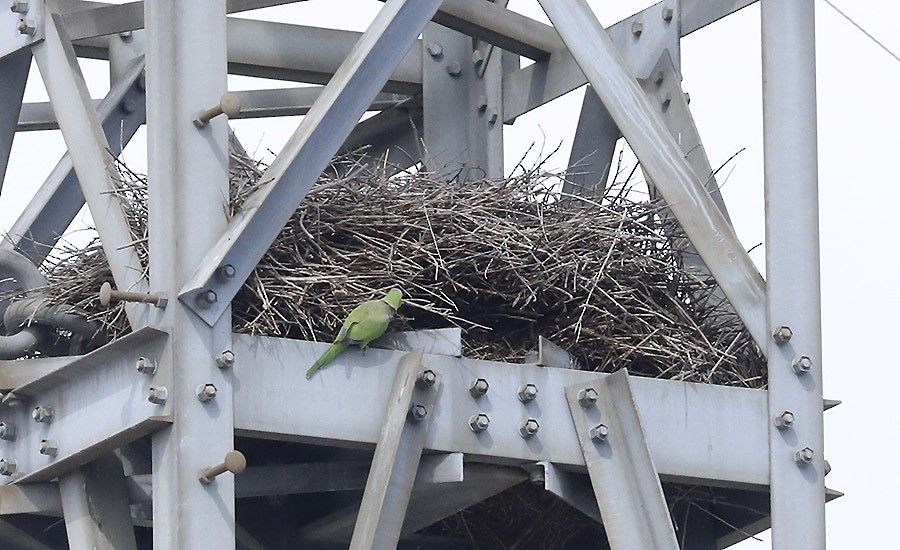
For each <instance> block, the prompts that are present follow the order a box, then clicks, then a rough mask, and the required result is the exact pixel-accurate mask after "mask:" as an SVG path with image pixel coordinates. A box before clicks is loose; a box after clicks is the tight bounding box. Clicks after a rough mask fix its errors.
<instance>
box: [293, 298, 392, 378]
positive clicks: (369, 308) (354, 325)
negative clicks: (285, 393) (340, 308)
mask: <svg viewBox="0 0 900 550" xmlns="http://www.w3.org/2000/svg"><path fill="white" fill-rule="evenodd" d="M402 299H403V293H402V292H400V290H399V289H396V288H392V289H391V290H390V291H388V293H387V295H386V296H385V297H384V298H382V299H380V300H369V301H368V302H363V303H361V304H359V305H358V306H356V307H355V308H353V311H351V312H350V315H347V320H346V321H344V326H343V327H341V331H340V332H338V335H337V337H336V338H335V339H334V343H333V344H331V346H329V348H328V349H327V350H325V353H323V354H322V356H321V357H319V358H318V359H316V362H315V363H313V366H311V367H310V368H309V370H308V371H306V378H307V379H310V378H312V377H313V376H315V374H316V373H317V372H318V371H319V369H321V368H322V367H324V366H326V365H327V364H329V363H331V362H332V361H334V358H335V357H337V356H338V354H340V353H341V352H342V351H344V350H345V349H347V346H349V345H350V344H357V345H358V346H359V347H360V348H362V349H366V347H368V345H369V344H370V343H371V342H372V341H373V340H377V339H378V338H380V337H381V335H382V334H384V331H386V330H387V327H388V324H389V323H390V322H391V319H393V318H394V315H396V314H397V310H398V309H399V308H400V302H401V301H402Z"/></svg>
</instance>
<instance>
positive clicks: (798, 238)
mask: <svg viewBox="0 0 900 550" xmlns="http://www.w3.org/2000/svg"><path fill="white" fill-rule="evenodd" d="M761 4H762V5H761V8H762V46H763V49H762V61H763V63H762V66H763V78H762V81H763V136H764V165H765V196H766V274H767V275H768V278H769V281H768V284H769V295H768V328H769V330H768V332H769V337H768V338H767V342H766V345H767V347H768V357H769V362H768V374H769V407H768V412H769V422H768V425H769V468H770V469H771V485H772V491H771V502H772V544H773V547H774V548H791V549H794V548H796V549H798V550H800V549H814V548H825V480H824V477H825V458H824V435H823V418H822V374H823V372H822V326H821V323H822V321H821V318H822V312H821V290H820V276H819V205H818V159H817V148H816V133H817V129H816V57H815V44H816V40H815V7H814V2H813V0H792V1H787V0H762V3H761Z"/></svg>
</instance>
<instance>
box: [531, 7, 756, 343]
mask: <svg viewBox="0 0 900 550" xmlns="http://www.w3.org/2000/svg"><path fill="white" fill-rule="evenodd" d="M568 4H569V3H565V4H564V3H562V2H558V1H553V0H544V1H542V2H541V5H542V6H543V8H544V11H545V12H547V15H548V17H549V18H550V20H551V21H553V22H554V24H555V25H556V29H557V30H558V31H559V33H560V36H562V38H563V40H564V41H565V42H566V44H567V45H568V46H569V49H570V51H571V52H572V55H573V57H574V58H575V59H576V60H577V61H578V65H579V66H580V67H581V69H582V71H584V73H585V75H586V76H587V78H588V80H589V81H590V82H591V84H592V85H593V86H594V89H595V90H596V91H597V94H598V95H599V96H600V99H601V100H602V101H603V104H604V105H606V108H607V110H608V111H609V113H610V115H611V116H612V117H613V120H615V121H616V124H617V126H618V127H619V130H620V131H621V132H622V134H623V135H624V136H625V138H626V139H627V140H628V143H629V144H630V145H631V148H632V149H633V150H634V152H635V154H636V155H637V157H638V159H639V160H640V162H641V167H642V169H643V170H644V171H645V173H647V174H648V175H649V176H650V178H651V179H652V180H653V181H654V182H655V183H656V187H657V189H658V190H659V192H660V194H661V195H662V196H663V198H665V199H666V203H667V204H668V205H669V208H670V210H671V211H672V213H673V214H674V215H675V217H676V218H677V219H678V221H679V223H680V224H681V226H682V228H683V229H684V232H685V234H686V235H687V236H688V238H689V239H690V240H691V243H693V245H694V247H695V248H696V249H697V252H698V253H699V254H700V257H701V258H703V260H704V262H705V263H706V265H707V266H708V267H709V270H710V272H711V273H712V274H713V276H714V277H715V278H716V281H717V282H718V283H719V286H720V287H721V288H722V290H723V291H724V292H725V294H726V296H728V298H729V300H730V301H731V304H732V305H733V306H734V309H735V311H737V313H738V315H740V317H741V319H742V320H743V321H744V324H745V325H746V326H747V330H748V331H749V332H750V333H751V334H752V335H753V338H754V339H755V340H756V341H757V342H759V343H763V342H765V341H766V339H767V337H768V331H767V330H766V322H765V315H766V309H765V308H766V290H765V281H763V278H762V277H761V276H760V274H759V272H758V271H757V269H756V267H755V266H754V264H753V261H752V260H751V259H750V256H749V255H748V254H747V252H746V250H745V249H744V247H743V245H742V244H741V242H740V240H738V238H737V235H736V234H735V232H734V228H732V227H731V225H730V224H729V223H728V221H727V220H726V219H725V217H724V216H723V215H722V213H721V212H720V211H719V209H718V208H717V207H716V206H715V203H714V202H713V201H712V199H711V198H710V196H709V193H707V192H706V189H705V188H704V187H703V184H702V182H701V181H700V180H699V178H697V176H696V175H695V174H694V173H693V171H692V169H691V167H690V165H689V164H688V163H687V161H686V160H685V159H684V156H683V154H682V152H681V149H680V148H679V146H678V143H677V142H676V141H675V139H674V138H673V137H672V134H671V133H670V132H669V130H668V128H666V126H665V123H664V122H663V121H662V118H661V117H660V116H659V113H658V112H657V110H656V109H655V107H654V105H653V104H652V103H651V102H650V100H649V99H648V98H647V96H646V95H645V94H644V93H643V91H642V90H641V88H640V86H638V83H637V81H636V80H635V79H634V76H632V73H631V72H630V70H629V68H628V66H627V65H626V64H625V62H624V61H623V59H622V57H621V56H620V55H619V54H618V52H617V49H616V47H615V45H614V44H613V42H612V41H611V40H610V38H609V36H607V34H606V31H604V29H603V27H602V26H601V25H600V22H599V21H597V18H596V16H595V15H594V13H593V12H592V11H591V8H590V6H588V4H587V2H586V1H585V0H572V2H571V5H568ZM654 64H655V61H654Z"/></svg>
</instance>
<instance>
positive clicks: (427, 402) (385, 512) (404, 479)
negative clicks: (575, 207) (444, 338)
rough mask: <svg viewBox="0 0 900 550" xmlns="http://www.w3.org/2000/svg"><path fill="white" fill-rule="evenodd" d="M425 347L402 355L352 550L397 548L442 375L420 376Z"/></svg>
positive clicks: (370, 471)
mask: <svg viewBox="0 0 900 550" xmlns="http://www.w3.org/2000/svg"><path fill="white" fill-rule="evenodd" d="M422 356H423V350H422V349H419V350H416V351H413V352H410V353H408V354H407V355H405V356H403V358H402V359H401V360H400V362H399V363H398V365H397V372H396V374H395V375H394V384H393V388H392V390H391V394H390V397H389V398H388V400H387V403H386V404H387V407H386V410H385V413H384V420H383V423H382V428H381V434H380V435H379V437H378V443H377V444H376V446H375V456H374V457H373V458H372V468H371V469H370V470H369V478H368V480H367V481H366V488H365V491H364V492H363V496H362V502H361V503H360V505H359V515H358V516H357V518H356V526H355V527H354V528H353V538H352V539H351V540H350V549H351V550H365V549H384V550H388V549H390V548H396V547H397V541H398V540H400V531H401V528H402V526H403V519H404V517H406V507H407V505H408V504H409V496H410V491H412V486H413V481H414V480H415V477H416V471H417V470H418V469H419V461H420V460H421V457H422V449H423V448H424V447H425V436H426V434H427V431H428V426H429V425H430V424H431V419H432V417H433V416H434V403H435V401H436V400H437V393H438V388H440V384H441V375H440V374H439V373H433V374H434V379H433V381H431V382H425V379H424V378H421V377H420V373H421V371H422Z"/></svg>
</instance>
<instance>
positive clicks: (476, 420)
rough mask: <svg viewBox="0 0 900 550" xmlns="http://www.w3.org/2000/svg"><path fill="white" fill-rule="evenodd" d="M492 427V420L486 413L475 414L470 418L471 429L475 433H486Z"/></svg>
mask: <svg viewBox="0 0 900 550" xmlns="http://www.w3.org/2000/svg"><path fill="white" fill-rule="evenodd" d="M490 425H491V418H490V417H489V416H488V415H486V414H484V413H478V414H473V415H472V416H471V417H469V429H470V430H472V431H473V432H475V433H478V432H483V431H485V430H486V429H488V426H490Z"/></svg>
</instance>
